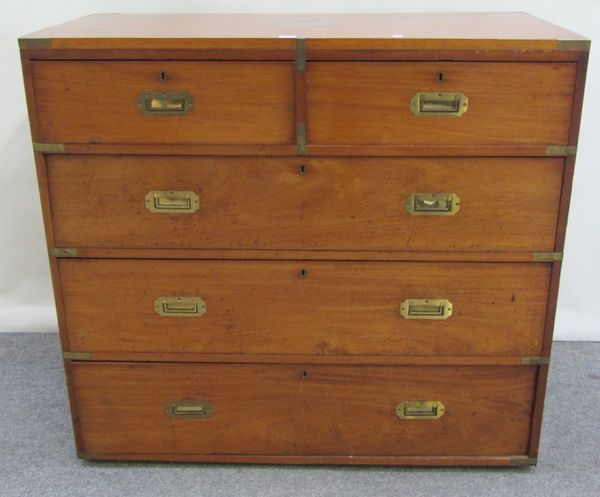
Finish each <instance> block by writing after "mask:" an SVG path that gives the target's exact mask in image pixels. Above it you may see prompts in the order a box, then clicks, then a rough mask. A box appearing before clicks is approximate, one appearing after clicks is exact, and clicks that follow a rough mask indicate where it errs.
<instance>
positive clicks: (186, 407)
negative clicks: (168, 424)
mask: <svg viewBox="0 0 600 497" xmlns="http://www.w3.org/2000/svg"><path fill="white" fill-rule="evenodd" d="M166 412H167V414H168V415H169V416H173V417H176V418H208V417H210V416H212V413H213V407H212V404H211V403H210V402H207V401H205V400H199V401H196V400H177V401H173V402H169V403H168V404H167V407H166Z"/></svg>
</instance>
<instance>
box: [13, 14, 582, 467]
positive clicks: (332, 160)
mask: <svg viewBox="0 0 600 497" xmlns="http://www.w3.org/2000/svg"><path fill="white" fill-rule="evenodd" d="M20 46H21V54H22V61H23V70H24V78H25V88H26V92H27V99H28V105H29V115H30V120H31V131H32V136H33V141H34V150H35V158H36V165H37V172H38V178H39V186H40V192H41V199H42V206H43V213H44V220H45V227H46V234H47V240H48V247H49V254H50V267H51V271H52V277H53V282H54V289H55V297H56V305H57V312H58V317H59V325H60V337H61V343H62V347H63V351H64V359H65V369H66V375H67V383H68V388H69V395H70V402H71V409H72V415H73V425H74V432H75V439H76V445H77V453H78V455H79V456H80V457H84V458H92V459H138V460H139V459H142V460H182V461H223V462H277V463H343V464H432V465H454V464H456V465H458V464H460V465H465V464H468V465H527V464H535V462H536V458H537V447H538V441H539V436H540V427H541V420H542V409H543V401H544V390H545V383H546V376H547V370H548V362H549V356H550V348H551V341H552V328H553V319H554V310H555V306H556V297H557V291H558V282H559V273H560V264H561V262H560V261H561V255H562V250H563V242H564V235H565V228H566V220H567V211H568V202H569V196H570V187H571V179H572V176H573V167H574V160H575V153H576V143H577V134H578V126H579V116H580V112H581V105H582V99H583V87H584V79H585V71H586V64H587V53H588V50H589V42H588V41H587V40H585V39H583V38H581V37H579V36H578V35H575V34H573V33H570V32H568V31H565V30H562V29H560V28H557V27H556V26H552V25H550V24H547V23H544V22H542V21H539V20H537V19H534V18H532V17H529V16H527V15H525V14H447V15H442V14H438V15H434V14H422V15H419V14H394V15H328V16H310V15H307V16H285V15H256V16H242V15H239V16H218V15H217V16H215V15H170V16H160V15H156V16H152V15H148V16H144V15H99V16H90V17H86V18H82V19H80V20H77V21H73V22H71V23H67V24H64V25H61V26H58V27H56V28H51V29H49V30H45V31H41V32H39V33H36V34H34V35H31V36H28V37H25V38H22V39H21V40H20Z"/></svg>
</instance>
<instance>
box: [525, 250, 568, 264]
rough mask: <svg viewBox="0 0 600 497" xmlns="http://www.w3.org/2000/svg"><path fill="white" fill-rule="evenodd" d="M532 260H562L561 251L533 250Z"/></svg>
mask: <svg viewBox="0 0 600 497" xmlns="http://www.w3.org/2000/svg"><path fill="white" fill-rule="evenodd" d="M532 257H533V262H554V261H562V259H563V253H562V252H534V253H533V255H532Z"/></svg>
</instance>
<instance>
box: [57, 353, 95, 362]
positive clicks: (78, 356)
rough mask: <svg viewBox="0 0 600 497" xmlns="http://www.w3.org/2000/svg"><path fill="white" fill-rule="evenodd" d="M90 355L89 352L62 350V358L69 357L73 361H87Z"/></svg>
mask: <svg viewBox="0 0 600 497" xmlns="http://www.w3.org/2000/svg"><path fill="white" fill-rule="evenodd" d="M91 357H92V354H91V353H89V352H66V351H65V352H63V359H71V360H73V361H87V360H89V359H91Z"/></svg>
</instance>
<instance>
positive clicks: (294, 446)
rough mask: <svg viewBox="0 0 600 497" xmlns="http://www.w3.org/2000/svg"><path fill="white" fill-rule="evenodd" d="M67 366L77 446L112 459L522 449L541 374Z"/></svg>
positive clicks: (522, 370) (523, 370)
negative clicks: (538, 376) (74, 408)
mask: <svg viewBox="0 0 600 497" xmlns="http://www.w3.org/2000/svg"><path fill="white" fill-rule="evenodd" d="M69 370H70V380H71V389H72V392H73V401H74V403H75V405H76V407H77V423H78V428H79V433H80V444H79V450H80V452H83V453H91V454H97V453H99V454H104V455H105V456H109V457H110V456H118V455H127V454H141V455H144V454H146V455H153V454H154V455H159V454H198V455H202V454H248V455H258V454H270V455H277V454H279V455H311V454H315V455H339V454H346V455H354V456H360V455H367V456H368V455H379V456H385V455H389V456H393V455H407V456H435V455H443V456H456V455H470V456H473V455H476V456H478V455H481V456H484V455H489V456H501V455H523V454H525V453H526V451H527V446H528V436H529V430H530V418H531V410H532V402H533V392H534V388H533V387H534V381H535V377H536V368H534V367H525V366H521V367H519V366H517V367H493V366H488V367H479V368H477V367H448V366H446V367H440V366H428V367H410V366H406V367H390V366H366V365H365V366H333V365H311V364H308V365H273V364H271V365H255V364H248V365H242V364H212V365H208V364H164V363H147V364H143V363H137V364H134V363H75V364H72V365H71V366H70V368H69ZM417 401H421V402H417ZM422 401H425V403H423V402H422Z"/></svg>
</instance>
